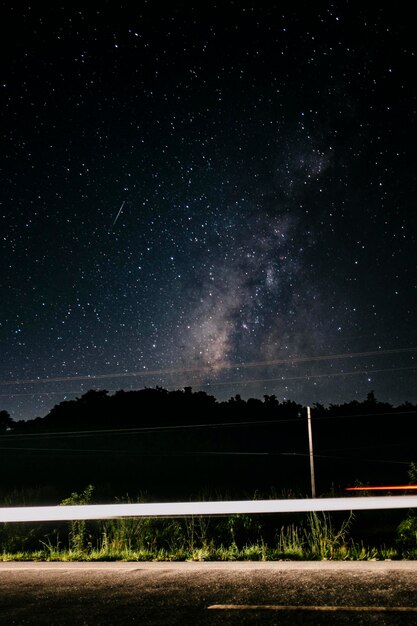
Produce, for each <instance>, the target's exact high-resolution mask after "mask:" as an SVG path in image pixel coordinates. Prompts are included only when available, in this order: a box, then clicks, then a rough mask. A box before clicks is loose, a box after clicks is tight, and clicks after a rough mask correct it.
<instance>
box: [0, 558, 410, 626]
mask: <svg viewBox="0 0 417 626" xmlns="http://www.w3.org/2000/svg"><path fill="white" fill-rule="evenodd" d="M0 624H8V625H11V624H19V625H20V624H33V625H34V624H57V625H61V624H63V625H65V624H71V625H73V624H84V625H90V624H91V625H94V626H96V625H101V624H103V625H104V624H105V625H106V626H108V625H113V624H140V625H144V626H146V625H152V626H154V625H163V626H165V625H166V626H170V625H173V624H175V625H178V626H179V625H181V626H188V625H189V626H196V625H198V626H200V625H202V626H204V625H207V626H208V625H221V626H225V625H226V624H238V625H239V626H242V625H243V624H262V625H263V624H265V625H270V624H271V625H272V624H277V625H291V626H293V625H297V624H303V626H307V625H311V624H314V625H315V626H317V625H321V624H323V625H329V626H330V625H332V626H333V625H336V626H337V625H347V624H349V625H351V624H358V625H359V624H361V625H362V624H378V625H380V626H382V625H384V626H387V625H389V626H391V625H394V624H401V625H404V626H412V625H414V624H415V625H417V562H410V561H409V562H407V561H405V562H403V561H402V562H394V561H393V562H387V561H385V562H363V563H361V562H354V563H349V562H334V563H331V562H317V563H314V562H300V563H294V562H266V563H263V562H237V563H165V562H164V563H120V562H116V563H0Z"/></svg>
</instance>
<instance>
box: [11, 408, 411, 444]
mask: <svg viewBox="0 0 417 626" xmlns="http://www.w3.org/2000/svg"><path fill="white" fill-rule="evenodd" d="M416 414H417V410H412V411H392V412H391V411H390V412H382V413H359V414H355V415H324V416H320V417H314V418H313V419H314V422H318V421H324V420H333V421H335V422H336V421H337V420H342V419H353V418H355V419H356V418H363V417H378V418H380V417H385V416H392V417H396V416H398V415H410V416H411V415H416ZM305 421H306V418H305V417H290V418H285V419H275V420H246V421H237V422H213V423H210V422H207V423H202V424H175V425H171V426H137V427H135V428H107V429H97V430H75V431H74V430H70V431H56V432H53V431H49V432H32V433H30V432H29V433H14V432H13V431H11V432H7V433H5V434H2V435H0V440H1V439H8V440H10V439H15V438H20V439H21V438H29V439H30V438H44V439H47V438H58V439H60V438H70V437H74V438H77V437H81V438H82V437H95V436H97V435H108V434H111V435H125V434H126V435H127V434H140V433H142V434H143V433H145V434H146V433H153V432H169V431H175V430H193V429H206V428H233V427H236V426H260V425H267V424H275V425H279V424H286V423H296V422H305Z"/></svg>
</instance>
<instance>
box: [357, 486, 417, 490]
mask: <svg viewBox="0 0 417 626" xmlns="http://www.w3.org/2000/svg"><path fill="white" fill-rule="evenodd" d="M408 489H417V485H386V486H385V487H346V488H345V491H404V490H408Z"/></svg>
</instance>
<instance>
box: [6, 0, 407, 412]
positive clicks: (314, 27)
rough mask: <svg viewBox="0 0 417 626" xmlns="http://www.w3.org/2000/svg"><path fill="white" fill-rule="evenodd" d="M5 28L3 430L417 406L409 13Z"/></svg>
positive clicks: (92, 15) (211, 11)
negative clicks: (65, 421) (153, 409)
mask: <svg viewBox="0 0 417 626" xmlns="http://www.w3.org/2000/svg"><path fill="white" fill-rule="evenodd" d="M1 11H2V15H1V24H2V28H3V33H2V39H3V41H4V43H5V50H6V52H5V54H4V55H3V58H2V61H1V64H2V106H1V112H0V118H1V129H2V147H1V168H2V170H1V172H2V174H1V176H2V183H1V190H0V202H1V205H0V206H1V216H2V235H3V244H4V245H3V251H4V262H3V265H2V311H1V315H2V317H1V327H0V332H1V337H0V339H1V347H2V363H1V373H0V380H1V383H2V384H1V387H0V404H1V406H0V408H4V409H6V410H8V411H9V412H10V413H11V415H12V416H13V417H14V418H17V419H20V418H28V417H34V416H35V415H44V414H45V413H46V412H47V411H48V410H49V409H50V408H51V407H52V406H53V405H54V404H56V403H57V402H60V401H62V400H63V399H64V398H73V397H76V396H77V397H79V396H80V395H81V394H82V393H83V392H85V391H87V390H88V389H90V388H103V387H105V388H106V389H109V390H110V391H112V390H117V389H120V388H126V389H129V388H133V389H136V388H141V387H143V386H144V385H147V386H155V385H162V386H166V387H167V388H174V389H175V388H178V387H181V386H184V385H191V386H192V387H193V388H194V389H204V390H205V391H208V392H209V393H212V394H213V395H215V396H216V397H217V398H219V399H225V398H229V397H231V396H234V395H236V394H241V395H242V396H243V397H251V396H252V397H261V398H262V396H263V395H264V394H275V395H276V396H277V397H278V398H279V399H282V398H290V399H294V400H296V401H299V402H304V403H314V402H321V403H323V404H326V403H330V402H336V401H337V402H340V401H348V400H351V399H363V398H364V397H366V394H367V393H368V392H369V391H370V390H374V391H375V393H376V396H377V397H378V398H380V399H382V400H387V401H389V402H392V403H401V402H403V401H406V400H409V401H413V402H416V401H417V396H416V384H415V383H416V372H417V370H416V369H414V368H415V367H416V366H417V365H416V360H415V358H416V351H415V348H416V346H417V331H416V290H417V283H416V276H417V272H416V269H417V268H416V265H417V255H416V243H417V242H416V230H417V229H416V212H415V197H416V192H417V189H416V177H415V171H416V151H415V144H416V142H415V138H416V110H417V107H416V104H417V102H416V87H415V76H416V69H417V68H416V58H417V50H416V44H415V36H414V32H413V29H412V27H411V24H413V19H412V16H411V8H409V9H403V11H402V13H401V14H398V15H397V14H396V13H395V12H394V10H393V9H391V8H386V7H378V8H376V9H375V8H373V7H367V6H365V7H364V6H361V5H359V4H357V5H355V6H351V5H347V4H346V3H334V2H332V3H330V2H329V3H324V4H323V5H322V6H321V7H320V8H319V9H317V10H311V11H310V10H309V9H308V8H306V7H305V5H304V4H303V5H302V6H301V4H300V5H297V3H295V4H294V3H293V4H291V5H289V6H287V5H285V6H284V5H282V3H277V4H274V3H262V2H261V3H259V2H257V3H253V4H251V3H246V2H244V3H233V2H225V3H221V5H220V4H219V5H218V6H217V5H215V4H212V3H209V4H208V5H207V6H204V7H200V6H199V5H197V4H195V5H193V4H192V3H191V4H190V5H188V4H187V6H185V5H184V6H182V5H181V6H170V7H168V6H167V7H163V8H161V7H159V8H158V7H156V5H155V4H154V3H152V2H151V3H148V2H139V3H137V5H129V6H128V5H121V6H120V7H118V8H117V10H116V8H115V6H114V3H111V2H101V3H97V4H94V3H93V4H91V5H90V4H89V5H88V8H85V9H84V8H83V9H78V8H74V7H73V6H71V4H70V3H60V4H59V6H58V5H57V6H52V7H49V8H48V7H45V8H40V7H38V8H35V7H31V6H30V5H29V4H26V3H23V4H21V5H19V7H18V8H15V9H13V8H11V7H9V8H5V7H3V8H2V10H1ZM413 349H414V351H413ZM361 353H363V354H362V356H360V354H361ZM345 354H346V355H348V354H354V355H355V356H352V357H348V356H346V357H343V358H341V355H345ZM367 354H368V356H367ZM332 355H334V358H332ZM309 357H311V359H312V360H310V361H309V360H307V359H308V358H309ZM315 357H325V358H323V359H316V360H314V359H315ZM300 359H303V360H300ZM274 361H280V363H279V364H278V363H275V364H274V363H273V362H274ZM282 361H284V363H282ZM100 376H102V377H103V378H100ZM57 379H59V380H57ZM25 381H26V382H25ZM36 381H39V382H36ZM47 381H50V382H47Z"/></svg>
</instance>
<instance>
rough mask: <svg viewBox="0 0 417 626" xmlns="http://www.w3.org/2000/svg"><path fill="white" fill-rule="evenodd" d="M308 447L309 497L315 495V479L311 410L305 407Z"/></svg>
mask: <svg viewBox="0 0 417 626" xmlns="http://www.w3.org/2000/svg"><path fill="white" fill-rule="evenodd" d="M307 427H308V448H309V451H310V476H311V497H312V498H315V497H316V479H315V477H314V455H313V433H312V430H311V411H310V407H309V406H308V407H307Z"/></svg>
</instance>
